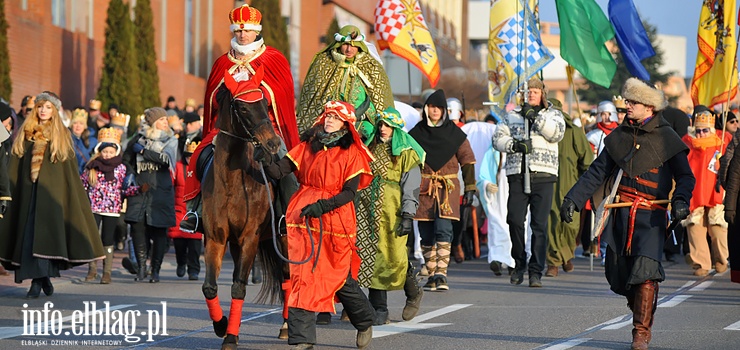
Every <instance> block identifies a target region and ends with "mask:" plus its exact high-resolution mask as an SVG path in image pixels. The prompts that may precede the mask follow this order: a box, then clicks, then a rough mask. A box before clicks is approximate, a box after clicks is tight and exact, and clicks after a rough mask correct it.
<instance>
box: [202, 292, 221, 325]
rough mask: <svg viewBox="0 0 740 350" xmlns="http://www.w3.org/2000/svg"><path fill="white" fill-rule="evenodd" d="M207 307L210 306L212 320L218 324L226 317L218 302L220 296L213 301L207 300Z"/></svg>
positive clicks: (209, 311)
mask: <svg viewBox="0 0 740 350" xmlns="http://www.w3.org/2000/svg"><path fill="white" fill-rule="evenodd" d="M206 305H207V306H208V314H209V315H210V316H211V320H213V321H216V322H218V321H220V320H221V318H222V317H224V312H223V311H221V304H220V303H219V302H218V296H216V297H215V298H213V299H206Z"/></svg>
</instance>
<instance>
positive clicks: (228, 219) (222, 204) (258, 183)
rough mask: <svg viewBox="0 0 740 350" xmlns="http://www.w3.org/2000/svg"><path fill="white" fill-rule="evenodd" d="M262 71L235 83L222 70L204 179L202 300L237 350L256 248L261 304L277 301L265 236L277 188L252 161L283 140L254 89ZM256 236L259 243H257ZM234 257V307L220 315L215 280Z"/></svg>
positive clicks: (278, 279) (278, 272) (274, 261)
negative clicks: (210, 154) (261, 270)
mask: <svg viewBox="0 0 740 350" xmlns="http://www.w3.org/2000/svg"><path fill="white" fill-rule="evenodd" d="M263 74H264V72H263V70H262V69H261V68H260V69H258V70H257V72H255V75H254V76H252V78H251V79H250V80H248V81H242V82H236V81H234V78H233V77H232V76H231V75H230V74H229V73H228V72H227V73H226V74H225V75H224V85H223V86H222V87H221V88H220V89H219V91H218V93H217V95H216V100H217V102H218V106H219V114H218V120H217V121H216V126H217V127H218V128H219V129H220V131H219V134H218V135H217V136H216V138H215V139H214V141H213V143H214V145H215V151H214V158H213V163H212V165H211V166H210V168H211V169H210V171H209V170H207V171H206V173H205V174H204V178H203V191H202V193H203V220H204V229H205V235H206V246H205V263H206V276H205V281H204V282H203V295H204V296H205V298H206V304H207V305H208V312H209V314H210V316H211V319H212V320H213V330H214V332H215V333H216V335H217V336H219V337H224V336H225V339H224V341H223V343H222V345H221V349H236V346H237V343H238V341H239V326H240V324H241V315H242V305H243V303H244V297H245V296H246V285H247V278H248V277H249V273H250V271H251V268H252V264H253V263H254V259H255V255H256V254H257V252H258V250H259V252H260V254H259V256H260V259H261V262H262V266H263V268H264V269H265V274H264V275H265V277H264V283H263V284H262V288H261V290H260V292H259V294H258V295H257V301H258V302H265V301H269V302H271V303H272V302H275V301H276V300H277V299H280V301H282V294H281V283H282V280H283V268H284V266H283V263H282V261H281V260H279V258H278V257H277V254H276V252H275V250H274V249H273V244H272V242H270V241H269V240H264V238H268V237H269V236H270V235H269V233H270V232H271V223H272V219H271V214H270V203H271V201H272V200H273V196H274V193H275V192H274V190H273V189H272V188H271V187H272V185H271V184H270V183H265V181H264V180H263V179H264V177H263V173H261V172H260V170H261V165H260V164H259V162H258V161H255V160H254V159H253V155H254V152H255V149H256V148H260V147H261V148H262V152H264V153H266V154H271V155H272V154H276V153H277V151H278V148H279V146H280V138H279V136H277V134H276V133H275V130H274V129H273V127H272V123H271V122H270V118H269V116H268V112H267V101H266V100H265V99H264V95H263V93H262V91H261V90H260V88H259V84H260V82H261V81H262V76H263ZM268 186H269V187H270V188H268ZM261 238H263V239H262V240H261ZM227 243H228V245H229V250H230V252H231V256H232V258H233V260H234V275H233V284H232V285H231V307H230V310H229V316H228V317H227V316H224V315H223V311H222V310H221V306H220V305H219V301H218V285H217V279H218V275H219V273H220V271H221V262H222V260H223V256H224V253H225V252H226V245H227Z"/></svg>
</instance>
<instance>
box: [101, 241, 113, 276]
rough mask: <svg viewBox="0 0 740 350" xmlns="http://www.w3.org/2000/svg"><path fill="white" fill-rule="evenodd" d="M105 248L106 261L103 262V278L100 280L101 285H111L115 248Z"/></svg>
mask: <svg viewBox="0 0 740 350" xmlns="http://www.w3.org/2000/svg"><path fill="white" fill-rule="evenodd" d="M103 248H104V249H105V260H103V277H101V278H100V284H109V283H110V281H111V278H110V277H111V276H110V275H111V270H112V269H113V246H112V245H110V246H106V247H103Z"/></svg>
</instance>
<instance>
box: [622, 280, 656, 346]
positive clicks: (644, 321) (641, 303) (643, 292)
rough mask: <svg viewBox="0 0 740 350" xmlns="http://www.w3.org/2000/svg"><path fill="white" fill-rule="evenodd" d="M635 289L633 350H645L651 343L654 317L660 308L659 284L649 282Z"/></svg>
mask: <svg viewBox="0 0 740 350" xmlns="http://www.w3.org/2000/svg"><path fill="white" fill-rule="evenodd" d="M633 288H635V294H634V295H635V296H634V302H633V307H632V325H633V326H634V328H633V329H632V349H633V350H645V349H647V348H648V344H649V343H650V339H651V333H650V332H651V328H652V327H653V319H654V317H653V316H654V315H655V309H656V308H657V306H658V282H656V281H647V282H645V283H643V284H640V285H637V286H634V287H633ZM628 302H629V299H628Z"/></svg>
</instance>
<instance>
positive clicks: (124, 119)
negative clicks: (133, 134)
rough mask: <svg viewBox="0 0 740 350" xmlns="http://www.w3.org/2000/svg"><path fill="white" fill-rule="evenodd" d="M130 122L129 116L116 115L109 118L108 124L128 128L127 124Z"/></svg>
mask: <svg viewBox="0 0 740 350" xmlns="http://www.w3.org/2000/svg"><path fill="white" fill-rule="evenodd" d="M130 121H131V116H130V115H128V114H123V113H118V114H116V115H115V116H113V118H111V120H110V123H111V124H113V125H118V126H122V127H124V128H128V123H129V122H130Z"/></svg>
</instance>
